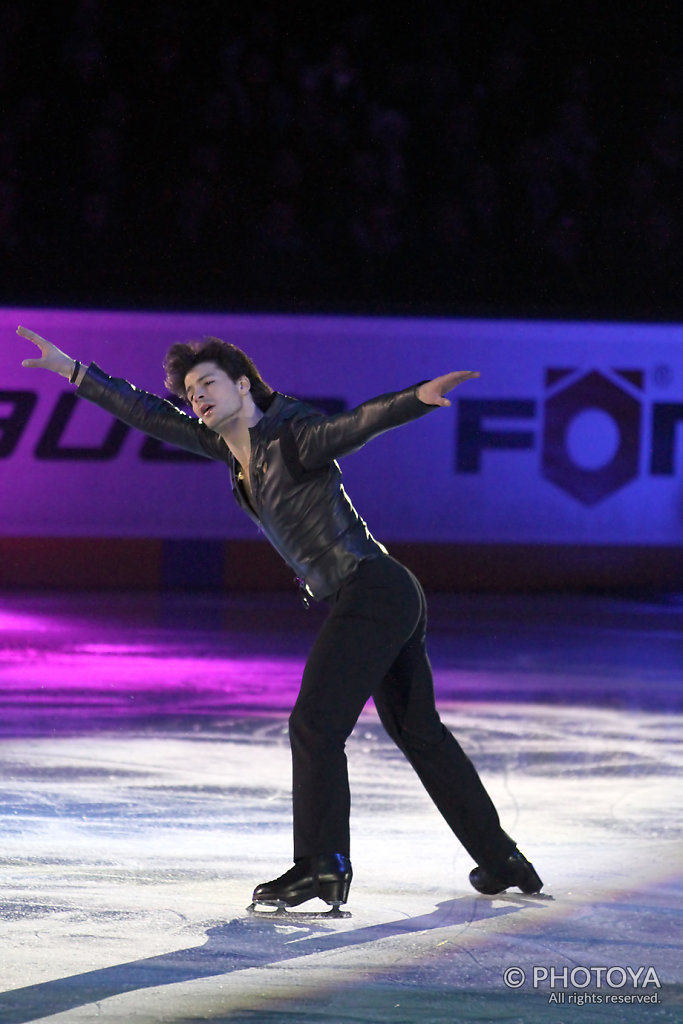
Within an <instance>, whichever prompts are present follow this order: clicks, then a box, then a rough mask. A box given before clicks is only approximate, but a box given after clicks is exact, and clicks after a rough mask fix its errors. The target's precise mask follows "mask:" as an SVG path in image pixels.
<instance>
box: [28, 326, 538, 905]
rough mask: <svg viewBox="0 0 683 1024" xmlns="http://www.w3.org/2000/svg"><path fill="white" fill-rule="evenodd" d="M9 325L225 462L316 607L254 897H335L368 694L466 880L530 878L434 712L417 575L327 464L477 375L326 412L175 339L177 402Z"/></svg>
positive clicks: (171, 436) (87, 388)
mask: <svg viewBox="0 0 683 1024" xmlns="http://www.w3.org/2000/svg"><path fill="white" fill-rule="evenodd" d="M18 333H19V334H20V335H21V336H22V337H24V338H26V339H28V340H29V341H32V342H34V344H36V345H37V346H38V348H39V349H40V351H41V355H40V357H39V358H32V359H24V361H23V364H22V365H24V366H31V367H42V368H44V369H47V370H51V371H53V372H55V373H58V374H61V376H63V377H66V378H67V379H68V380H69V381H70V382H71V383H72V384H74V385H76V387H77V389H78V393H79V394H80V395H82V396H83V397H84V398H86V399H88V400H89V401H91V402H94V403H95V404H96V405H99V406H100V407H101V408H103V409H105V410H107V411H108V412H110V413H113V414H114V415H115V416H118V417H119V418H120V419H122V420H123V421H124V422H125V423H128V424H129V425H130V426H133V427H136V428H137V429H139V430H141V431H143V432H145V433H146V434H149V435H151V436H152V437H155V438H158V439H160V440H162V441H165V442H168V443H171V444H174V445H177V446H179V447H181V448H185V449H187V450H188V451H191V452H194V453H197V454H200V455H204V456H207V457H208V458H211V459H216V460H218V461H220V462H224V463H225V464H226V465H227V467H228V470H229V472H230V477H231V481H232V490H233V495H234V497H235V499H236V500H237V503H238V504H239V505H240V506H241V507H242V509H244V511H245V512H246V513H247V515H249V516H250V517H251V518H252V519H253V520H254V521H255V522H256V523H258V525H259V526H260V528H261V529H262V530H263V532H264V533H265V535H266V536H267V537H268V539H269V540H270V542H271V543H272V544H273V546H274V547H275V548H276V550H277V551H278V552H279V553H280V555H281V556H282V557H283V558H284V559H285V561H286V562H287V563H288V565H290V566H291V568H292V570H293V572H294V574H295V576H296V577H297V580H298V581H299V583H300V585H301V587H302V588H303V591H304V593H305V595H308V596H309V597H312V598H314V599H315V600H319V601H325V602H326V603H327V604H328V605H329V609H330V611H329V615H328V617H327V619H326V621H325V623H324V625H323V626H322V629H321V631H320V633H319V635H318V637H317V639H316V640H315V642H314V644H313V647H312V650H311V652H310V655H309V657H308V660H307V663H306V667H305V670H304V674H303V679H302V683H301V690H300V693H299V696H298V698H297V700H296V703H295V706H294V709H293V711H292V713H291V716H290V719H289V735H290V743H291V749H292V765H293V818H294V866H293V867H292V868H290V869H289V870H288V871H286V872H285V873H284V874H283V875H281V876H280V877H279V878H276V879H274V880H273V881H270V882H264V883H262V884H261V885H258V886H257V887H256V889H255V890H254V894H253V901H254V903H253V906H258V905H259V904H263V905H269V906H274V907H277V908H278V909H282V908H285V907H296V906H298V905H300V904H302V903H305V902H306V901H308V900H310V899H313V898H314V897H320V898H322V899H323V900H324V901H325V902H327V903H328V904H329V905H330V906H332V908H333V912H334V911H336V912H337V913H338V912H339V906H340V905H341V904H344V903H346V901H347V899H348V894H349V887H350V884H351V878H352V870H351V862H350V859H349V855H350V850H349V841H350V840H349V812H350V797H349V786H348V777H347V765H346V756H345V753H344V746H345V742H346V739H347V737H348V736H349V734H350V733H351V730H352V729H353V727H354V725H355V724H356V721H357V720H358V717H359V715H360V713H361V711H362V709H363V707H364V706H365V704H366V702H367V701H368V699H369V698H370V697H373V698H374V701H375V705H376V707H377V711H378V714H379V717H380V719H381V721H382V724H383V725H384V727H385V729H386V730H387V732H388V733H389V735H390V736H391V738H392V739H393V740H394V742H395V743H396V744H397V745H398V747H399V749H400V750H401V751H402V752H403V754H404V755H405V756H406V758H407V759H408V761H409V762H410V763H411V765H412V766H413V768H414V769H415V771H416V772H417V774H418V776H419V778H420V780H421V781H422V783H423V785H424V786H425V788H426V790H427V792H428V793H429V795H430V796H431V798H432V800H433V801H434V803H435V804H436V807H437V808H438V810H439V811H440V812H441V814H442V815H443V817H444V818H445V820H446V822H447V823H448V825H449V826H450V828H451V829H452V831H453V833H454V834H455V835H456V836H457V838H458V839H459V840H460V842H461V843H462V844H463V846H464V847H465V849H466V850H467V851H468V852H469V854H470V855H471V856H472V858H473V860H474V861H475V862H476V865H477V866H476V867H474V868H473V870H472V871H471V872H470V881H471V883H472V885H473V886H474V888H475V889H477V890H478V891H479V892H481V893H486V894H489V895H493V894H495V893H499V892H503V891H504V890H505V889H507V888H510V887H512V886H516V887H518V888H519V889H521V890H522V892H525V893H535V892H538V891H540V889H541V888H542V885H543V883H542V882H541V879H540V878H539V877H538V875H537V874H536V872H535V870H534V868H533V865H532V864H530V863H529V861H528V860H527V859H526V858H525V857H524V856H523V855H522V854H521V853H520V852H519V850H518V849H517V847H516V845H515V842H514V841H513V840H512V839H511V838H510V837H509V836H508V835H507V834H506V833H505V832H504V831H503V829H502V828H501V825H500V821H499V818H498V814H497V812H496V809H495V807H494V806H493V803H492V801H491V799H490V797H489V796H488V794H487V792H486V790H485V789H484V786H483V784H482V782H481V780H480V778H479V776H478V774H477V772H476V770H475V768H474V766H473V764H472V763H471V761H470V760H469V758H468V757H467V756H466V755H465V753H464V752H463V751H462V749H461V748H460V746H459V744H458V743H457V742H456V740H455V739H454V737H453V736H452V735H451V733H450V732H449V731H448V730H447V729H446V728H445V726H444V725H443V724H442V722H441V720H440V718H439V715H438V713H437V710H436V707H435V703H434V687H433V680H432V673H431V667H430V664H429V660H428V657H427V653H426V649H425V629H426V606H425V597H424V593H423V591H422V588H421V586H420V584H419V582H418V581H417V579H416V578H415V576H413V574H412V573H411V572H409V570H408V569H407V568H405V567H404V566H403V565H401V564H400V563H399V562H397V561H396V560H395V559H393V558H391V557H390V556H389V554H388V553H387V551H386V549H385V548H384V547H383V546H382V545H381V544H379V543H378V542H377V541H376V540H375V539H374V537H373V536H372V535H371V534H370V532H369V530H368V528H367V526H366V524H365V522H364V521H363V520H362V519H361V518H360V516H359V515H358V514H357V512H356V510H355V509H354V507H353V505H352V504H351V502H350V500H349V498H348V496H347V494H346V492H345V491H344V489H343V487H342V477H341V472H340V469H339V466H338V464H337V462H336V459H337V458H338V457H341V456H343V455H347V454H349V453H350V452H353V451H355V450H357V449H358V448H360V447H361V446H362V445H363V444H365V442H366V441H369V440H371V439H372V438H373V437H376V436H377V435H378V434H380V433H382V432H383V431H385V430H389V429H391V428H393V427H398V426H400V425H401V424H404V423H408V422H409V421H410V420H414V419H417V418H419V417H420V416H423V415H425V414H426V413H428V412H429V411H430V410H433V409H436V408H439V407H442V406H448V405H450V401H449V400H448V399H447V398H446V395H447V394H448V392H450V391H451V390H452V389H453V388H455V387H456V386H457V385H458V384H461V383H463V382H464V381H467V380H469V379H471V378H473V377H478V376H479V374H478V373H474V372H471V371H466V370H464V371H456V372H453V373H447V374H444V375H443V376H441V377H436V378H435V379H434V380H431V381H426V382H424V383H422V384H418V385H415V386H413V387H409V388H407V389H406V390H404V391H398V392H394V393H391V394H385V395H381V396H380V397H378V398H373V399H371V400H370V401H367V402H363V403H362V404H361V405H359V406H358V407H357V408H355V409H351V410H348V411H345V412H342V413H338V414H336V415H334V416H326V415H323V414H321V413H320V412H318V411H316V410H315V409H313V408H312V407H311V406H309V405H307V404H305V403H303V402H301V401H298V400H296V399H293V398H289V397H287V396H285V395H282V394H279V393H277V392H275V391H273V389H272V388H271V387H269V385H267V384H266V383H265V381H263V379H262V378H261V376H260V374H259V372H258V370H257V369H256V367H255V366H254V364H253V362H252V361H251V360H250V359H249V358H248V356H246V355H245V353H244V352H242V351H241V350H240V349H238V348H236V347H235V346H234V345H231V344H229V343H226V342H223V341H220V340H218V339H216V338H208V339H204V341H202V342H190V343H187V344H185V343H182V344H176V345H173V346H172V347H171V348H170V349H169V350H168V352H167V353H166V357H165V360H164V368H165V371H166V386H167V388H168V389H169V390H170V391H171V392H173V393H174V394H176V395H178V396H179V397H180V398H182V399H183V400H185V401H186V402H188V403H189V405H190V406H191V407H192V410H193V412H194V413H195V416H189V415H187V414H186V413H183V412H180V411H178V410H177V409H176V408H175V406H174V405H173V404H172V403H170V402H168V401H165V400H164V399H162V398H159V397H158V396H156V395H151V394H149V393H147V392H144V391H140V390H138V389H136V388H134V387H133V386H132V385H131V384H129V383H128V382H127V381H125V380H123V379H120V378H112V377H109V376H107V375H106V374H105V373H103V372H102V370H100V369H99V367H98V366H96V365H95V364H94V363H92V364H90V366H89V367H88V368H87V369H86V367H85V366H82V365H81V364H80V362H78V361H76V360H73V359H71V358H70V357H69V356H68V355H66V354H65V353H64V352H61V351H60V350H59V349H58V348H57V347H56V346H55V345H52V344H51V343H50V342H48V341H46V340H45V339H44V338H41V337H40V336H39V335H37V334H35V333H34V332H33V331H30V330H28V329H27V328H24V327H20V328H19V329H18ZM195 417H196V418H195Z"/></svg>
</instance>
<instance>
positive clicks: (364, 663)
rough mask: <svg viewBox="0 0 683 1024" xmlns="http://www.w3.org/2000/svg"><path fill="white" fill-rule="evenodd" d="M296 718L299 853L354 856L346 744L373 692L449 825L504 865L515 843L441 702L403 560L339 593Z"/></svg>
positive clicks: (418, 597)
mask: <svg viewBox="0 0 683 1024" xmlns="http://www.w3.org/2000/svg"><path fill="white" fill-rule="evenodd" d="M330 604H331V612H330V615H329V616H328V618H327V620H326V621H325V623H324V625H323V627H322V629H321V631H320V633H319V635H318V637H317V639H316V641H315V643H314V645H313V648H312V649H311V653H310V655H309V658H308V661H307V663H306V668H305V670H304V675H303V680H302V684H301V691H300V693H299V696H298V699H297V701H296V704H295V706H294V709H293V711H292V714H291V716H290V720H289V735H290V742H291V747H292V763H293V802H294V857H295V859H296V858H298V857H305V856H310V855H312V854H316V853H333V852H334V853H343V854H346V855H347V856H348V855H349V813H350V794H349V782H348V773H347V765H346V754H345V753H344V746H345V743H346V739H347V737H348V736H349V734H350V733H351V730H352V729H353V727H354V725H355V724H356V722H357V720H358V717H359V715H360V713H361V711H362V710H363V707H364V706H365V704H366V702H367V701H368V699H369V698H370V697H373V698H374V701H375V705H376V707H377V711H378V714H379V717H380V719H381V721H382V724H383V726H384V728H385V729H386V730H387V732H388V734H389V735H390V736H391V738H392V740H393V741H394V742H395V743H396V744H397V746H398V747H399V748H400V750H401V751H402V752H403V753H404V754H405V756H406V757H407V759H408V760H409V761H410V763H411V764H412V766H413V768H414V769H415V771H416V772H417V774H418V776H419V778H420V780H421V781H422V783H423V785H424V787H425V789H426V790H427V792H428V793H429V795H430V796H431V798H432V800H433V801H434V803H435V804H436V806H437V808H438V810H439V811H440V812H441V814H442V815H443V817H444V818H445V820H446V822H447V823H448V825H449V826H450V828H451V829H452V830H453V832H454V833H455V835H456V836H457V838H458V839H459V840H460V842H461V843H462V845H463V846H464V847H465V849H466V850H467V851H468V852H469V854H470V855H471V857H472V858H473V860H474V861H475V862H476V863H477V864H481V865H484V866H486V867H495V866H496V865H497V864H498V863H500V861H502V860H504V859H505V858H506V857H507V856H508V855H509V853H510V852H511V850H513V849H514V846H515V844H514V842H513V840H512V839H510V837H509V836H508V835H506V833H505V832H504V831H503V830H502V828H501V826H500V821H499V819H498V814H497V812H496V809H495V807H494V806H493V803H492V802H491V798H490V797H489V795H488V793H487V792H486V790H485V789H484V786H483V784H482V782H481V780H480V778H479V776H478V774H477V772H476V769H475V768H474V765H473V764H472V762H471V761H470V760H469V758H468V757H467V756H466V755H465V753H464V752H463V750H462V749H461V747H460V746H459V744H458V743H457V742H456V740H455V739H454V737H453V736H452V735H451V733H450V732H449V731H448V730H447V729H446V727H445V726H444V725H443V724H442V722H441V719H440V718H439V715H438V712H437V710H436V707H435V704H434V683H433V678H432V670H431V666H430V664H429V659H428V657H427V651H426V649H425V631H426V623H427V608H426V602H425V596H424V592H423V590H422V587H421V586H420V584H419V582H418V581H417V579H416V578H415V577H414V576H413V574H412V573H411V572H409V570H408V569H406V568H405V566H403V565H401V564H400V563H399V562H397V561H395V560H394V559H393V558H389V557H380V558H378V559H375V560H372V561H367V562H363V563H361V565H360V566H359V568H358V570H357V572H356V573H355V574H354V575H353V576H352V577H351V578H350V579H349V580H348V581H347V582H346V583H345V584H344V585H343V586H342V587H341V589H340V590H339V591H338V593H337V594H335V596H334V597H333V598H331V599H330Z"/></svg>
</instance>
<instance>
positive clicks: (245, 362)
mask: <svg viewBox="0 0 683 1024" xmlns="http://www.w3.org/2000/svg"><path fill="white" fill-rule="evenodd" d="M209 362H210V363H216V365H217V366H220V368H221V369H222V370H225V372H226V373H227V375H228V377H230V379H231V380H233V381H238V380H239V379H240V377H246V378H247V379H248V381H249V383H250V384H251V397H252V398H253V399H254V403H255V404H256V405H257V406H258V408H259V409H261V410H265V409H266V408H267V407H268V405H269V403H270V399H271V397H272V395H273V389H272V388H271V387H270V385H269V384H266V382H265V381H264V380H263V378H262V377H261V374H260V373H259V372H258V370H257V369H256V367H255V366H254V363H253V362H252V360H251V359H250V358H249V356H248V355H247V354H246V352H243V351H242V349H241V348H237V346H236V345H232V344H231V343H230V342H229V341H221V339H220V338H210V337H207V338H203V339H202V340H201V341H179V342H176V344H175V345H171V347H170V348H169V350H168V352H167V353H166V355H165V357H164V370H165V372H166V380H165V381H164V385H165V387H166V388H167V390H168V391H170V392H171V394H173V395H177V396H178V398H181V399H182V400H183V401H184V402H186V401H187V391H186V390H185V378H186V377H187V375H188V373H189V372H190V370H191V369H192V368H193V367H194V366H197V364H198V363H209Z"/></svg>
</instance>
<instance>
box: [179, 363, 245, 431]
mask: <svg viewBox="0 0 683 1024" xmlns="http://www.w3.org/2000/svg"><path fill="white" fill-rule="evenodd" d="M250 387H251V385H250V384H249V380H248V378H247V377H239V378H238V379H237V380H236V381H234V380H233V379H232V378H231V377H230V376H229V375H228V374H227V373H226V372H225V370H222V369H221V367H220V366H218V365H217V364H216V363H214V362H206V363H197V365H196V366H193V367H192V369H191V370H190V372H189V373H188V374H187V376H186V377H185V393H186V394H187V400H188V402H189V403H190V405H191V406H192V409H193V411H194V412H195V414H196V415H197V416H199V418H200V419H201V420H203V422H204V423H206V425H207V427H211V429H212V430H215V431H216V432H218V431H220V430H221V428H222V427H224V426H225V425H226V424H228V423H229V422H230V421H232V420H235V419H236V418H237V417H239V415H240V413H241V412H242V410H243V408H244V400H245V398H246V396H247V395H248V394H249V391H250Z"/></svg>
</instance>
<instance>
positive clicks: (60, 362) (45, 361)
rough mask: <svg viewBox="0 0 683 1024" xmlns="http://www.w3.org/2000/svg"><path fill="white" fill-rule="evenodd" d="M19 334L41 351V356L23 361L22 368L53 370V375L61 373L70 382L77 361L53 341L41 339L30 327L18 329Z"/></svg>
mask: <svg viewBox="0 0 683 1024" xmlns="http://www.w3.org/2000/svg"><path fill="white" fill-rule="evenodd" d="M17 334H18V335H20V336H21V337H22V338H26V340H27V341H32V342H33V344H34V345H37V347H38V348H39V349H40V356H39V357H37V356H36V357H35V358H32V359H23V360H22V363H21V365H22V366H35V367H38V368H39V369H41V370H51V371H52V373H59V374H60V375H61V376H62V377H66V379H67V380H68V379H69V378H70V377H71V374H72V373H73V371H74V368H75V365H76V364H75V361H74V360H73V359H72V358H71V356H68V355H67V354H66V353H65V352H62V351H61V349H58V348H57V346H56V345H53V344H52V342H51V341H46V340H45V338H41V336H40V335H39V334H36V332H35V331H30V330H29V329H28V327H17Z"/></svg>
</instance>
